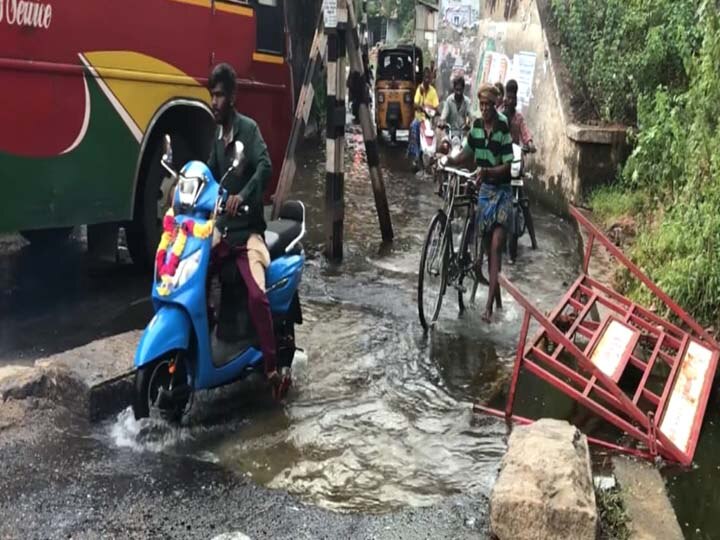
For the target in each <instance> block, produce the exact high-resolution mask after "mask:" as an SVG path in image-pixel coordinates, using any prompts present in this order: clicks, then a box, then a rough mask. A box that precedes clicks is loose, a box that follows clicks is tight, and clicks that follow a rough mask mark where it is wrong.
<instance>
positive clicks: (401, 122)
mask: <svg viewBox="0 0 720 540" xmlns="http://www.w3.org/2000/svg"><path fill="white" fill-rule="evenodd" d="M422 74H423V58H422V51H421V50H420V48H419V47H415V46H413V45H400V46H397V47H386V48H383V49H381V50H380V52H379V53H378V58H377V71H376V74H375V124H376V125H377V130H378V140H382V132H383V131H387V132H388V134H389V135H390V140H391V141H392V142H395V141H396V137H397V131H398V130H399V129H402V130H408V129H410V124H411V123H412V121H413V119H414V118H415V108H414V106H413V99H414V98H415V89H416V88H417V85H418V84H420V83H421V82H422Z"/></svg>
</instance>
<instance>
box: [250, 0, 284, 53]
mask: <svg viewBox="0 0 720 540" xmlns="http://www.w3.org/2000/svg"><path fill="white" fill-rule="evenodd" d="M255 16H256V17H257V32H256V44H255V48H256V49H257V51H258V52H264V53H271V54H279V55H284V54H285V17H283V12H282V6H281V5H279V2H278V0H258V3H257V6H256V7H255Z"/></svg>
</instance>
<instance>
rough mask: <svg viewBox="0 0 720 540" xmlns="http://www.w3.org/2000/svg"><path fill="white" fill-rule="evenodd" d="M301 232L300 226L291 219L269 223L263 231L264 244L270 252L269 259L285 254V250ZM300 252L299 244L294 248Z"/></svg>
mask: <svg viewBox="0 0 720 540" xmlns="http://www.w3.org/2000/svg"><path fill="white" fill-rule="evenodd" d="M301 232H302V224H301V223H300V222H298V221H295V220H292V219H282V218H281V219H277V220H275V221H270V222H269V223H268V224H267V229H266V230H265V243H266V244H267V248H268V251H269V252H270V259H277V258H278V257H282V256H283V255H284V254H285V249H287V247H288V246H289V245H290V244H291V243H292V242H293V241H294V240H295V239H296V238H297V237H298V236H300V233H301ZM295 249H296V250H298V251H299V250H300V243H299V242H298V244H297V245H296V246H295Z"/></svg>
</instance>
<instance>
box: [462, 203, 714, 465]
mask: <svg viewBox="0 0 720 540" xmlns="http://www.w3.org/2000/svg"><path fill="white" fill-rule="evenodd" d="M571 214H572V216H573V217H574V218H575V219H576V220H577V222H578V224H579V225H580V226H581V227H583V228H584V229H585V230H586V231H587V234H588V237H589V238H588V245H587V246H586V249H585V256H584V259H583V267H582V274H581V275H580V277H578V278H577V280H576V281H575V283H573V285H572V286H571V287H570V289H569V290H568V291H567V292H566V293H565V295H564V296H563V298H562V300H561V301H560V303H559V304H558V305H557V306H556V307H555V308H554V309H553V310H552V312H551V313H550V314H549V315H548V316H545V315H544V314H543V313H542V312H541V311H540V310H538V309H537V308H536V307H535V306H533V305H532V304H531V303H530V301H529V300H528V299H527V298H525V296H523V294H522V293H521V292H520V291H519V290H518V289H517V288H516V287H515V286H514V285H513V284H512V283H511V282H510V281H509V280H508V279H507V278H505V277H504V276H501V277H500V283H501V284H502V286H503V287H504V288H505V289H506V290H507V291H508V292H509V293H510V294H511V295H512V296H513V298H515V300H516V301H517V302H518V303H519V304H520V305H521V306H522V307H523V308H524V309H525V314H524V317H523V322H522V327H521V331H520V340H519V342H518V348H517V354H516V358H515V365H514V369H513V374H512V378H511V382H510V392H509V395H508V401H507V404H506V407H505V410H504V411H501V410H497V409H492V408H489V407H485V406H482V405H479V404H476V405H475V407H474V409H475V411H476V412H484V413H489V414H493V415H496V416H502V417H505V418H506V419H508V420H513V421H516V422H519V423H530V422H532V420H529V419H527V418H522V417H519V416H515V415H513V414H512V412H513V404H514V400H515V392H516V389H517V384H518V378H519V376H520V372H521V370H522V369H525V370H526V371H528V372H529V373H532V374H533V375H535V376H537V377H540V378H541V379H543V380H544V381H546V382H548V383H550V384H551V385H552V386H554V387H555V388H557V389H558V390H560V391H562V392H563V393H565V394H566V395H568V396H569V397H571V398H573V399H574V400H575V401H577V402H578V403H579V404H581V405H583V406H584V407H586V408H587V409H589V410H590V411H592V412H593V413H595V414H597V415H598V416H600V417H601V418H603V419H604V420H606V421H607V422H609V423H611V424H613V425H614V426H615V427H616V428H618V429H620V430H622V431H623V432H624V433H625V434H627V435H629V436H631V437H633V438H634V439H636V440H637V441H639V442H640V443H641V445H642V446H644V447H645V449H639V448H632V447H629V446H623V445H620V444H616V443H613V442H610V441H606V440H602V439H598V438H593V437H588V440H589V441H590V442H592V443H596V444H599V445H602V446H605V447H607V448H611V449H614V450H620V451H623V452H627V453H631V454H635V455H639V456H643V457H654V456H657V455H660V456H662V457H664V458H666V459H669V460H673V461H677V462H680V463H682V464H683V465H689V464H690V463H691V462H692V459H693V455H694V453H695V448H696V446H697V442H698V438H699V436H700V428H701V426H702V420H703V416H704V414H705V408H706V406H707V402H708V398H709V396H710V390H711V386H712V383H713V378H714V375H715V370H716V368H717V363H718V356H719V355H720V347H719V346H718V343H717V342H716V341H715V339H714V338H713V337H712V336H711V335H709V334H708V333H707V332H706V331H705V330H704V329H703V328H702V327H701V326H700V325H699V324H698V323H697V322H696V321H695V320H693V319H692V318H691V317H690V316H689V315H688V314H687V313H686V312H685V311H683V309H682V308H680V307H679V306H678V305H677V304H676V303H675V302H673V301H672V299H670V298H669V297H668V296H667V295H666V294H665V293H664V292H662V291H661V290H660V289H659V288H658V287H657V285H655V284H654V283H653V282H652V281H650V279H649V278H648V277H647V276H646V275H645V274H644V273H643V272H642V271H641V270H640V269H639V268H638V267H637V266H635V265H634V264H633V263H632V262H631V261H630V260H629V259H627V257H626V256H625V255H624V254H623V253H622V251H620V250H619V249H618V248H617V247H616V246H615V245H614V244H613V243H612V242H611V241H610V240H609V239H608V238H607V237H606V236H605V235H603V233H602V232H600V231H599V230H598V229H597V228H596V227H595V226H594V225H593V224H592V223H591V222H590V221H589V220H588V219H587V218H586V217H585V216H583V215H582V213H581V212H580V211H579V210H578V209H576V208H574V207H571ZM595 240H597V241H598V242H599V243H600V244H601V245H602V246H604V247H605V249H607V250H608V251H609V252H610V253H611V254H612V255H613V256H614V257H615V258H616V259H617V260H618V261H619V262H620V263H621V264H622V265H624V266H625V267H626V268H627V269H628V270H629V271H630V273H631V274H632V275H633V276H634V277H635V278H637V279H638V280H640V281H641V282H642V283H643V284H644V285H645V286H646V287H647V288H648V289H649V290H650V291H652V292H653V293H654V294H655V296H656V297H657V298H658V299H659V300H660V301H662V302H663V303H664V304H665V305H666V306H667V307H668V308H669V309H670V311H671V312H672V314H673V315H674V316H675V317H677V319H678V320H679V321H681V322H680V323H679V324H681V325H684V326H685V327H686V328H687V329H682V328H681V327H680V326H678V325H675V324H673V323H671V322H669V321H667V320H665V319H663V318H661V317H659V316H658V315H656V314H655V313H653V312H652V311H650V310H648V309H645V308H643V307H642V306H639V305H637V304H636V303H634V302H632V301H631V300H629V299H628V298H626V297H624V296H623V295H621V294H619V293H618V292H616V291H614V290H612V289H611V288H609V287H607V286H605V285H603V284H602V283H600V282H598V281H597V280H595V279H592V278H591V277H590V276H589V275H588V266H589V264H590V258H591V256H592V248H593V244H594V242H595ZM531 321H535V322H537V323H538V324H539V325H540V331H539V332H538V334H537V335H536V336H535V337H534V338H533V339H532V340H531V341H529V342H528V341H527V337H528V330H529V326H530V323H531ZM628 366H632V367H634V368H635V369H637V370H638V371H637V372H636V374H635V378H634V379H635V380H636V379H637V378H638V377H639V382H637V383H635V382H634V380H633V378H632V377H626V378H624V379H623V384H622V385H621V384H620V379H621V378H622V377H623V376H624V375H626V374H627V372H628ZM628 383H629V384H628ZM629 386H630V387H631V388H630V389H628V387H629Z"/></svg>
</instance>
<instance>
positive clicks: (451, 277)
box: [417, 167, 486, 331]
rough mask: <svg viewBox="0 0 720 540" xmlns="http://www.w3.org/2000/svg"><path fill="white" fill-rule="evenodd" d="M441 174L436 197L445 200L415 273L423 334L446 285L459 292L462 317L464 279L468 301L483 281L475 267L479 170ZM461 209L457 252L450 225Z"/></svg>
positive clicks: (432, 222) (478, 246)
mask: <svg viewBox="0 0 720 540" xmlns="http://www.w3.org/2000/svg"><path fill="white" fill-rule="evenodd" d="M440 171H441V177H442V178H443V180H441V181H440V182H439V190H438V195H440V196H441V197H442V198H443V200H444V201H445V202H444V207H443V208H441V209H438V211H437V212H436V213H435V215H434V216H433V217H432V219H431V220H430V226H429V227H428V232H427V234H426V236H425V242H424V244H423V251H422V255H421V257H420V269H419V272H418V299H417V300H418V315H419V317H420V324H421V325H422V327H423V329H424V330H425V331H427V330H428V329H429V328H430V327H431V326H433V325H434V324H435V322H436V321H437V318H438V316H439V314H440V308H441V306H442V300H443V297H444V295H445V292H446V290H447V286H448V285H451V286H452V287H453V288H455V289H456V290H457V292H458V308H459V311H460V313H461V314H462V313H463V312H464V311H465V301H464V298H463V296H464V294H465V293H466V292H467V287H466V286H465V284H464V281H465V279H466V278H470V280H471V287H470V291H471V292H470V296H469V299H470V301H471V302H474V299H475V294H476V292H477V288H478V284H479V283H480V282H481V281H485V282H486V280H485V279H484V277H483V275H482V270H481V268H480V265H479V264H476V263H477V262H479V261H480V256H481V253H482V251H481V250H482V238H480V235H478V234H475V221H476V205H477V188H476V185H475V181H474V179H475V177H476V176H477V173H478V170H475V171H472V172H470V171H466V170H461V169H456V168H452V167H444V168H441V169H440ZM464 209H465V210H466V213H465V220H464V222H463V225H462V233H461V236H460V241H459V242H458V243H457V245H458V247H459V249H458V250H456V249H455V239H454V234H453V233H454V231H453V223H454V222H455V221H456V217H458V216H459V215H460V214H461V213H462V211H463V210H464ZM434 281H437V282H434ZM433 292H435V293H436V294H435V295H433V294H432V293H433Z"/></svg>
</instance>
